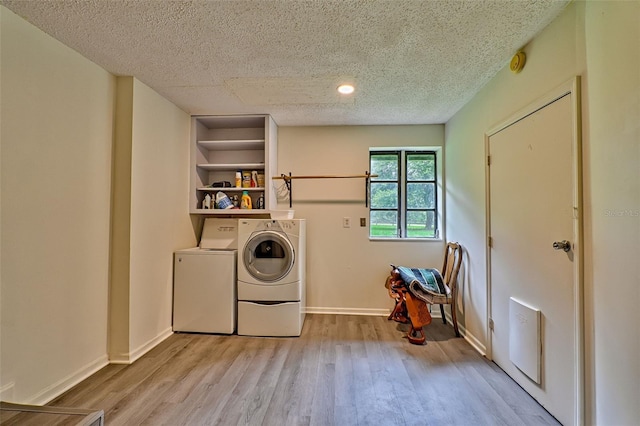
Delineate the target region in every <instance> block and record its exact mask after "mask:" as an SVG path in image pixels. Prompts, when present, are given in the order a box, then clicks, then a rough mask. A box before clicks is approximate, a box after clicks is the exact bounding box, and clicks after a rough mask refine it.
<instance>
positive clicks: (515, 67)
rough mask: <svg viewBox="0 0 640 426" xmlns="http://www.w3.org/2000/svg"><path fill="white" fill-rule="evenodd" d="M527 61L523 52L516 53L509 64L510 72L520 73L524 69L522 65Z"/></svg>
mask: <svg viewBox="0 0 640 426" xmlns="http://www.w3.org/2000/svg"><path fill="white" fill-rule="evenodd" d="M526 61H527V55H525V54H524V52H518V53H516V54H515V55H513V58H511V64H509V68H511V72H513V73H515V74H517V73H519V72H520V71H522V68H524V63H525V62H526Z"/></svg>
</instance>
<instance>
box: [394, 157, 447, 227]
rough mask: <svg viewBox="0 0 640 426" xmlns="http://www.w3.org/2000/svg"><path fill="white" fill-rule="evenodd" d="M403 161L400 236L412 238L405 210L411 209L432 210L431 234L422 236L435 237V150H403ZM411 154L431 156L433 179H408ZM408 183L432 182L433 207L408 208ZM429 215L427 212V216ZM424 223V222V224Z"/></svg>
mask: <svg viewBox="0 0 640 426" xmlns="http://www.w3.org/2000/svg"><path fill="white" fill-rule="evenodd" d="M402 155H403V160H404V161H403V163H404V170H402V173H401V176H402V179H403V200H404V205H403V206H402V207H401V209H402V212H403V217H402V225H403V226H402V228H403V232H402V238H413V237H408V236H407V235H408V229H409V224H408V223H407V215H406V212H411V211H423V212H432V213H433V216H434V224H433V236H432V237H424V238H436V237H437V236H438V183H437V180H438V161H437V157H436V152H435V151H429V150H424V151H422V150H406V151H405V150H403V151H402ZM412 155H422V156H424V155H427V156H431V157H433V179H409V159H410V157H411V156H412ZM410 183H430V184H433V208H410V207H409V200H408V196H409V191H408V189H407V185H408V184H410ZM428 217H429V215H428V213H427V218H428ZM425 225H426V224H425Z"/></svg>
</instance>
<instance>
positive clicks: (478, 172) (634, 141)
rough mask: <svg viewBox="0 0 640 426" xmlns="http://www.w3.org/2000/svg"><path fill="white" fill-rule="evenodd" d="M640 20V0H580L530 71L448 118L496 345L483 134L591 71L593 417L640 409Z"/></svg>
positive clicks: (532, 57)
mask: <svg viewBox="0 0 640 426" xmlns="http://www.w3.org/2000/svg"><path fill="white" fill-rule="evenodd" d="M639 19H640V10H639V3H638V2H596V1H593V2H576V3H572V4H571V5H570V6H569V7H568V8H567V10H566V11H565V12H564V13H563V14H562V15H561V16H560V17H559V18H558V19H556V20H555V21H554V22H553V23H552V24H551V25H550V26H549V27H547V28H546V29H545V30H544V31H543V32H542V33H541V34H540V35H539V36H537V37H536V38H535V39H534V40H533V41H531V42H530V43H529V44H528V45H527V46H526V47H525V49H524V50H525V52H526V53H527V64H526V66H525V68H524V70H523V71H522V72H521V73H520V74H517V75H514V74H511V73H510V72H509V71H508V69H507V68H505V69H503V70H502V71H501V72H500V73H498V75H496V77H495V78H494V79H493V80H492V81H491V82H489V84H487V86H485V87H484V88H483V89H482V91H481V92H480V93H478V95H477V96H475V97H474V99H473V100H472V101H471V102H469V103H468V104H467V105H465V107H464V108H463V109H462V110H461V111H459V112H458V113H457V114H456V115H455V116H454V117H453V118H452V119H451V120H450V121H449V122H448V123H447V125H446V136H445V140H446V145H445V146H446V153H447V156H446V170H447V219H448V220H447V232H448V237H449V238H450V239H458V240H460V241H461V242H462V243H463V244H464V245H465V246H466V247H467V249H468V255H469V258H468V268H469V271H468V280H467V284H466V287H467V288H466V289H465V290H466V292H467V294H468V296H469V297H467V299H466V302H467V303H468V305H467V309H466V314H465V318H464V320H463V321H464V324H465V326H466V328H467V330H468V331H470V332H471V333H473V334H474V335H475V336H477V337H478V340H479V341H481V342H483V343H485V344H486V339H487V336H486V335H485V330H486V315H487V314H486V310H487V306H486V279H485V277H486V267H485V262H486V258H485V242H486V234H485V184H484V161H485V158H484V139H483V135H484V133H485V132H486V131H487V130H489V129H490V128H491V127H493V126H494V125H496V124H497V123H499V122H501V121H502V120H504V119H505V118H507V117H508V116H510V115H511V114H513V113H514V112H516V111H517V110H519V109H520V108H522V107H523V106H525V105H527V104H528V103H530V102H532V101H533V100H535V99H537V98H539V97H540V96H542V95H544V94H546V93H547V92H549V91H551V90H552V89H554V88H555V87H556V86H558V85H559V84H561V83H562V82H564V81H567V80H568V79H570V78H571V77H573V76H574V75H578V74H579V75H582V76H583V79H582V94H583V128H582V130H583V155H584V159H583V175H584V191H583V192H584V220H585V238H584V249H585V282H584V286H585V328H586V336H585V337H586V351H585V356H586V377H585V379H586V382H587V383H586V393H587V398H586V399H587V400H586V411H587V412H586V423H587V424H603V425H605V424H606V425H630V424H636V423H637V419H638V418H640V404H639V402H640V401H639V400H638V394H639V392H640V389H639V387H638V386H639V385H638V383H640V357H638V355H637V354H638V353H639V351H640V347H639V346H640V343H639V342H640V328H639V326H640V314H639V313H638V309H637V306H638V305H640V293H639V285H638V284H639V283H640V274H639V269H638V253H640V213H638V212H640V176H639V170H640V166H639V164H640V161H639V160H640V153H639V150H640V142H639V141H640V137H639V132H638V123H639V122H640V111H639V93H640V81H639V79H640V65H639V55H640V52H639V50H638V45H639V42H640V38H639V32H638V31H639V28H640V22H639ZM505 65H506V64H505ZM612 212H613V213H612Z"/></svg>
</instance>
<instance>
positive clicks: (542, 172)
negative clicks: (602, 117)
mask: <svg viewBox="0 0 640 426" xmlns="http://www.w3.org/2000/svg"><path fill="white" fill-rule="evenodd" d="M572 96H575V94H571V93H568V94H566V95H564V96H563V97H561V98H560V99H557V100H555V101H553V102H551V103H549V104H548V105H546V106H544V107H543V108H541V109H539V110H537V111H535V112H533V113H532V114H530V115H527V116H525V117H524V118H522V119H520V120H518V121H515V122H514V123H513V124H511V125H509V126H507V127H505V128H504V129H502V130H500V131H499V132H497V133H495V134H492V135H490V136H489V138H488V149H489V155H490V162H489V164H490V166H489V168H488V170H489V175H488V176H489V229H490V231H489V232H490V237H491V238H490V241H491V242H490V249H489V250H490V251H489V254H490V256H489V258H490V317H491V318H490V321H489V324H490V328H492V330H490V339H491V341H490V345H491V346H490V347H491V356H492V358H493V360H494V361H495V362H496V363H497V364H498V365H499V366H500V367H501V368H502V369H503V370H504V371H505V372H507V374H509V375H510V376H511V377H512V378H513V379H514V380H515V381H516V382H518V383H519V384H520V385H521V386H522V387H523V388H524V389H525V390H526V391H527V392H528V393H529V394H531V395H532V396H533V397H534V398H535V399H536V400H537V401H538V402H539V403H540V404H541V405H543V406H544V407H545V408H546V409H547V410H548V411H549V412H550V413H551V414H552V415H553V416H555V417H556V418H557V419H558V420H559V421H560V422H562V423H563V424H565V425H573V424H575V423H576V421H578V420H577V418H578V417H576V412H577V407H578V405H577V404H578V389H577V379H578V377H577V375H578V373H577V371H578V370H577V368H576V365H578V364H579V360H580V353H581V352H580V350H581V349H579V346H580V341H581V340H580V338H579V336H578V335H577V334H579V332H578V331H577V330H579V329H580V326H579V325H578V324H577V323H576V321H579V316H578V315H577V312H579V309H580V308H579V306H577V305H579V303H577V302H576V301H577V297H576V291H577V290H576V288H577V287H576V283H577V282H578V280H577V275H576V274H577V273H576V268H575V266H576V265H575V264H574V262H575V261H576V259H575V258H574V257H575V248H576V247H575V246H574V243H575V242H576V238H577V237H578V236H577V232H575V231H576V229H579V228H578V227H576V226H575V225H576V223H575V221H576V220H577V212H578V210H577V207H578V206H576V200H577V198H576V197H575V192H574V191H575V189H576V187H575V186H574V185H577V183H576V182H575V177H574V175H577V174H576V173H575V171H574V170H575V168H574V155H575V153H574V151H573V147H574V140H575V139H574V137H575V135H574V110H573V106H572V102H573V101H572ZM565 240H566V241H568V242H569V244H570V246H569V251H564V250H563V249H562V247H559V249H554V242H562V241H565ZM538 311H539V312H538ZM510 314H511V316H510ZM510 343H511V345H510ZM536 373H537V377H536Z"/></svg>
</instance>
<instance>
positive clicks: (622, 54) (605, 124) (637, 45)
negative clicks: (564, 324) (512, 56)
mask: <svg viewBox="0 0 640 426" xmlns="http://www.w3.org/2000/svg"><path fill="white" fill-rule="evenodd" d="M585 34H586V55H587V70H588V72H587V76H588V78H587V81H586V83H587V88H588V89H587V92H588V99H587V102H586V105H587V110H586V113H585V114H584V115H585V117H584V122H585V128H586V129H585V132H588V135H589V144H588V146H587V148H588V151H587V152H586V153H585V171H586V173H587V175H586V177H585V180H586V182H585V192H587V191H588V192H587V194H586V195H588V197H587V198H586V203H585V208H586V210H587V212H588V214H589V217H588V221H586V223H585V228H586V229H585V233H588V234H589V239H590V240H591V242H592V244H591V247H590V249H591V253H590V256H589V258H588V259H587V261H586V262H585V265H586V270H585V274H586V276H587V282H586V283H585V285H586V286H587V289H588V291H589V294H588V296H589V298H590V304H589V305H590V307H591V309H590V310H589V311H588V312H587V315H586V316H587V318H590V319H591V321H590V326H589V329H588V330H587V335H588V336H589V337H590V339H589V340H590V345H589V352H588V353H587V356H588V358H587V368H588V374H589V375H590V376H591V380H592V386H591V387H592V392H591V395H590V398H591V399H592V400H593V401H594V407H593V411H594V412H595V413H594V414H593V415H592V421H591V422H590V424H602V425H605V424H611V425H613V424H617V425H631V424H637V423H638V419H640V397H639V395H640V356H639V354H640V310H639V309H638V306H640V263H639V262H638V259H639V255H640V2H638V1H631V2H602V1H599V2H587V8H586V17H585ZM587 241H589V240H587Z"/></svg>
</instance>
